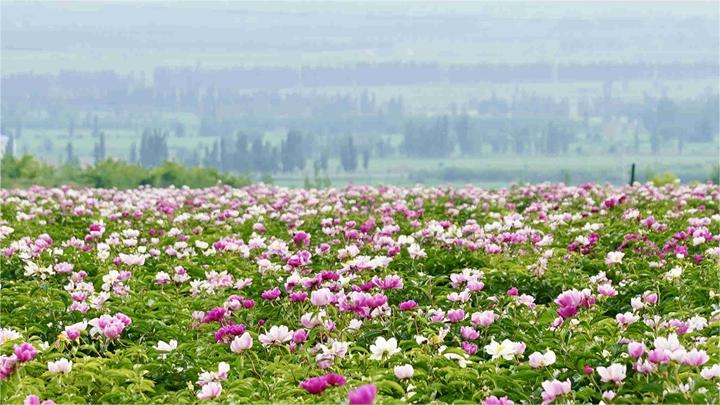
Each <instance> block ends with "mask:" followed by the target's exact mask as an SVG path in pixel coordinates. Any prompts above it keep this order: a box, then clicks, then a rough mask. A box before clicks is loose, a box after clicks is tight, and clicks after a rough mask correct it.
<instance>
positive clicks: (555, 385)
mask: <svg viewBox="0 0 720 405" xmlns="http://www.w3.org/2000/svg"><path fill="white" fill-rule="evenodd" d="M542 388H543V392H542V399H543V404H547V403H550V402H552V401H554V400H555V398H557V397H559V396H562V395H565V394H567V393H569V392H570V389H571V385H570V380H566V381H558V380H552V381H543V383H542Z"/></svg>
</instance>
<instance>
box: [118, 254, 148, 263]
mask: <svg viewBox="0 0 720 405" xmlns="http://www.w3.org/2000/svg"><path fill="white" fill-rule="evenodd" d="M120 261H121V262H123V263H125V264H127V265H129V266H142V265H143V264H145V256H143V255H126V254H124V253H120Z"/></svg>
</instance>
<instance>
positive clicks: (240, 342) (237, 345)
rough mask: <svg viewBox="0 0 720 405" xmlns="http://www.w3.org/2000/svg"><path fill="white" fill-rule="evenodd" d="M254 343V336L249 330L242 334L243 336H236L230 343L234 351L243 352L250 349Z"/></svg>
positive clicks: (231, 349)
mask: <svg viewBox="0 0 720 405" xmlns="http://www.w3.org/2000/svg"><path fill="white" fill-rule="evenodd" d="M252 345H253V339H252V336H250V334H249V333H248V332H245V333H243V334H242V336H235V339H233V341H232V342H231V343H230V351H232V352H233V353H242V352H244V351H245V350H248V349H250V348H251V347H252Z"/></svg>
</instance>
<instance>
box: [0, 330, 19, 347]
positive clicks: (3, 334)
mask: <svg viewBox="0 0 720 405" xmlns="http://www.w3.org/2000/svg"><path fill="white" fill-rule="evenodd" d="M21 337H22V335H21V334H20V333H18V332H17V331H16V330H15V329H10V328H0V345H2V344H3V343H5V342H9V341H11V340H17V339H20V338H21Z"/></svg>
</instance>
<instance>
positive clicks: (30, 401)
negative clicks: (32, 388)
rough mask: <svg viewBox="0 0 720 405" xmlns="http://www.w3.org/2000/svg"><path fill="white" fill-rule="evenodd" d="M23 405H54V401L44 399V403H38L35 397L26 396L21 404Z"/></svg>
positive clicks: (38, 400)
mask: <svg viewBox="0 0 720 405" xmlns="http://www.w3.org/2000/svg"><path fill="white" fill-rule="evenodd" d="M23 404H24V405H55V401H53V400H52V399H46V400H44V401H42V402H41V401H40V397H38V396H37V395H28V396H27V397H25V401H24V402H23Z"/></svg>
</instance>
